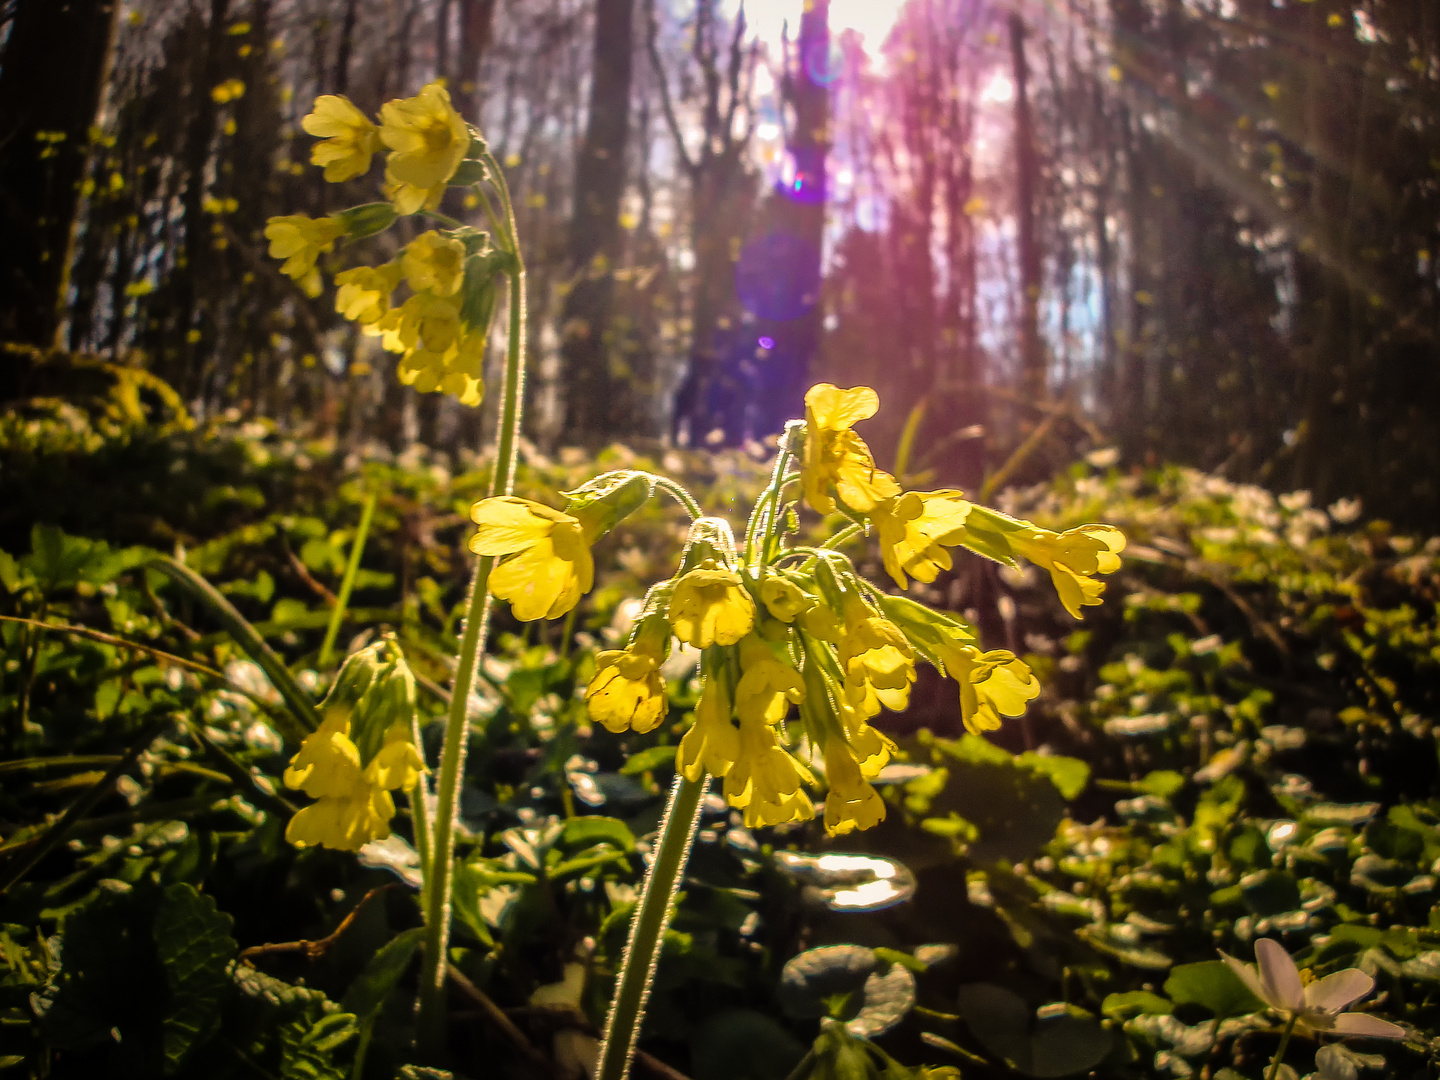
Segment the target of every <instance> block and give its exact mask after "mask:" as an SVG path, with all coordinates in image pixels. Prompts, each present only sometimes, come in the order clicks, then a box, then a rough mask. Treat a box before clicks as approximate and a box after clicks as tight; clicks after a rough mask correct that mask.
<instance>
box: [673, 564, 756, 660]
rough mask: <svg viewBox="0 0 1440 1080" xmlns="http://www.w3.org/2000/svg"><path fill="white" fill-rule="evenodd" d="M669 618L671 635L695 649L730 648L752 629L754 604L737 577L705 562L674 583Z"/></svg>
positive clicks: (721, 567) (738, 576)
mask: <svg viewBox="0 0 1440 1080" xmlns="http://www.w3.org/2000/svg"><path fill="white" fill-rule="evenodd" d="M669 618H670V623H671V625H673V626H674V627H675V636H676V637H678V638H679V639H680V640H681V641H683V642H685V643H686V644H689V645H693V646H695V648H697V649H708V648H710V646H711V645H734V644H735V643H736V642H737V641H739V640H740V639H741V638H743V637H744V636H745V635H746V634H748V633H749V632H750V631H751V629H753V628H754V626H755V601H754V600H752V599H750V594H749V593H748V592H746V591H745V586H744V584H743V583H742V582H741V580H740V575H739V574H737V573H736V572H735V571H734V570H731V569H729V568H728V567H725V566H723V565H721V563H720V562H719V561H718V560H716V559H706V560H704V561H703V562H702V563H701V564H700V565H699V566H698V567H696V568H695V569H694V570H691V571H690V572H689V573H687V574H685V575H684V576H683V577H681V578H680V580H679V581H677V582H676V583H675V591H674V592H673V593H672V594H671V596H670V610H669Z"/></svg>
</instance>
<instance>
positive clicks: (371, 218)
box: [335, 202, 397, 240]
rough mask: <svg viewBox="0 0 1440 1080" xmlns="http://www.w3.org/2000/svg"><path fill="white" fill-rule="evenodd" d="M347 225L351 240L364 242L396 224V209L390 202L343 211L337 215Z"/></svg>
mask: <svg viewBox="0 0 1440 1080" xmlns="http://www.w3.org/2000/svg"><path fill="white" fill-rule="evenodd" d="M335 216H336V217H337V218H339V219H340V220H341V221H342V222H344V223H345V233H346V236H348V237H349V238H350V239H351V240H364V239H365V238H366V237H367V236H374V235H376V234H377V233H382V232H384V231H385V230H386V229H388V228H389V227H390V226H391V225H394V224H395V218H396V217H397V215H396V213H395V207H393V206H391V205H390V204H389V203H388V202H373V203H365V204H363V205H361V206H352V207H351V208H350V209H349V210H341V211H340V212H339V213H338V214H336V215H335Z"/></svg>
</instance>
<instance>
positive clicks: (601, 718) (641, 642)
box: [585, 618, 670, 735]
mask: <svg viewBox="0 0 1440 1080" xmlns="http://www.w3.org/2000/svg"><path fill="white" fill-rule="evenodd" d="M652 625H658V626H659V627H660V628H661V629H660V630H659V632H658V633H656V632H654V631H653V630H652V629H651V627H652ZM669 652H670V630H669V627H668V626H667V625H666V624H665V622H664V620H663V619H658V618H656V619H647V620H645V622H644V623H642V624H641V627H640V631H639V633H638V634H636V636H635V640H634V641H632V642H631V643H630V645H629V646H628V647H626V648H624V649H607V650H606V651H604V652H602V653H599V654H597V655H596V657H595V677H594V678H592V679H591V680H590V686H589V687H588V688H587V689H586V691H585V704H586V706H587V707H588V708H589V710H590V715H591V717H593V718H594V719H595V720H597V721H598V722H599V723H600V724H602V725H603V726H604V727H605V728H606V729H607V730H609V731H613V732H615V733H616V734H617V735H618V734H619V733H620V732H622V731H638V732H641V733H644V732H646V731H652V730H654V728H655V727H656V725H658V724H659V723H660V721H661V720H663V719H664V718H665V713H666V711H667V709H668V707H669V699H668V698H667V697H666V695H665V678H664V676H662V675H661V674H660V665H661V664H662V663H663V662H664V661H665V657H666V655H667V654H668V653H669Z"/></svg>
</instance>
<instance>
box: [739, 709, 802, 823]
mask: <svg viewBox="0 0 1440 1080" xmlns="http://www.w3.org/2000/svg"><path fill="white" fill-rule="evenodd" d="M802 779H803V780H811V781H812V782H813V778H812V777H811V776H810V773H809V771H808V770H806V769H805V768H804V766H802V765H800V764H799V763H798V762H797V761H796V760H795V759H794V758H793V757H791V756H790V755H789V754H787V753H786V752H785V750H784V748H783V747H782V746H781V745H780V742H779V740H778V739H777V738H776V737H775V729H774V728H773V727H771V726H770V725H769V724H767V723H765V722H764V721H753V720H747V719H744V718H743V717H742V718H741V720H740V749H739V754H738V756H737V757H736V759H735V763H734V764H733V765H732V766H731V767H730V771H729V772H727V773H726V774H725V801H726V802H728V803H729V804H730V805H731V806H733V807H735V808H736V809H739V810H744V811H745V824H746V826H748V827H749V828H752V829H753V828H758V827H760V826H768V825H781V824H784V823H785V822H787V821H804V820H806V819H808V818H810V817H813V816H814V815H815V807H814V806H813V804H811V802H810V796H808V795H806V794H805V791H804V789H803V788H801V786H800V783H801V781H802Z"/></svg>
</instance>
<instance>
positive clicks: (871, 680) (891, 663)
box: [837, 597, 915, 716]
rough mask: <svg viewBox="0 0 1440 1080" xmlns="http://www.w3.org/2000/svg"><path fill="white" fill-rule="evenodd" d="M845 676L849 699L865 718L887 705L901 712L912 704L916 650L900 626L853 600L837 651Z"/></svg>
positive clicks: (846, 609) (846, 612) (846, 694)
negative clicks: (911, 687) (911, 686)
mask: <svg viewBox="0 0 1440 1080" xmlns="http://www.w3.org/2000/svg"><path fill="white" fill-rule="evenodd" d="M837 655H838V659H839V661H840V670H841V672H842V673H843V674H844V676H845V697H846V698H847V699H848V700H849V702H850V704H851V705H853V706H855V707H856V708H857V709H859V710H860V711H861V713H863V714H864V715H865V716H874V715H875V714H876V713H878V712H879V711H880V706H881V705H883V706H885V708H887V709H892V710H895V711H899V710H901V709H904V708H905V706H906V705H907V704H909V701H910V684H911V683H913V682H914V681H915V650H914V648H913V647H911V645H910V642H909V640H908V639H907V638H906V637H905V635H904V633H903V632H902V631H901V630H900V628H899V627H898V626H896V625H895V624H894V623H892V622H891V621H890V620H889V619H886V618H884V617H883V616H881V615H877V614H876V613H875V612H874V611H873V610H871V608H869V607H868V606H867V605H866V604H865V603H864V602H863V601H861V600H859V599H856V598H853V597H852V598H851V599H850V601H849V602H848V603H847V605H846V608H845V629H844V631H843V633H842V634H841V637H840V647H839V649H838V651H837Z"/></svg>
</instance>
